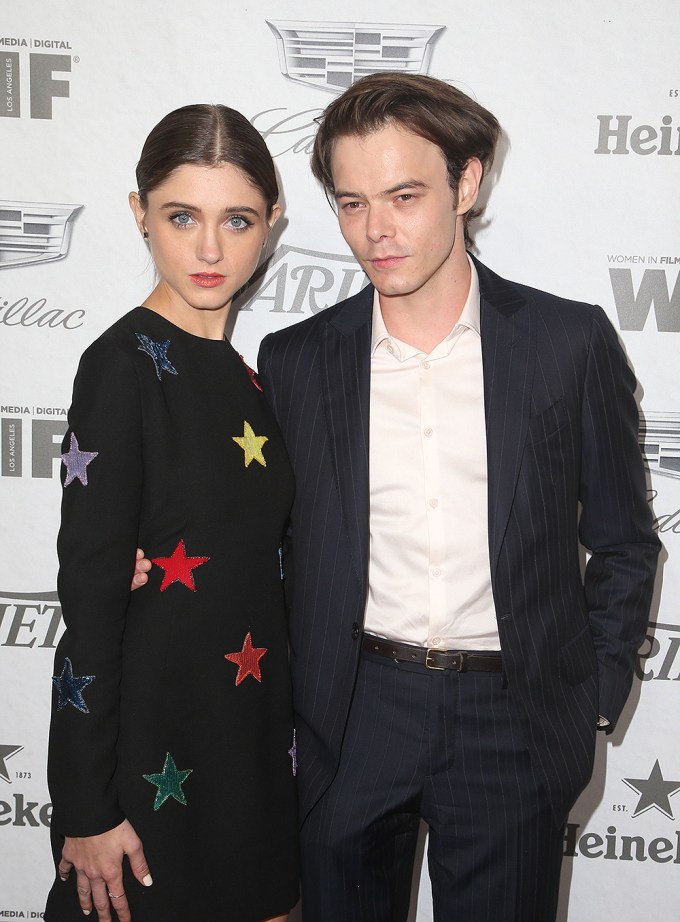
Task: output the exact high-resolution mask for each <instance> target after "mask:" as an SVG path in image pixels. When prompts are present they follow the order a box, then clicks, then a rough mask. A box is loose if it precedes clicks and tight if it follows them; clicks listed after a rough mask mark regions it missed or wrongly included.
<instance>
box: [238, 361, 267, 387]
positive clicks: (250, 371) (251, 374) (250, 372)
mask: <svg viewBox="0 0 680 922" xmlns="http://www.w3.org/2000/svg"><path fill="white" fill-rule="evenodd" d="M238 357H239V358H240V359H241V361H242V362H243V364H244V365H245V367H246V371H247V372H248V376H249V378H250V380H251V381H252V382H253V384H254V385H255V387H256V388H257V389H258V391H261V390H262V385H261V384H260V382H259V381H258V380H257V372H256V371H254V370H253V369H252V368H251V367H250V365H249V364H248V363H247V362H246V360H245V359H244V358H243V356H242V355H241V353H240V352H239V354H238Z"/></svg>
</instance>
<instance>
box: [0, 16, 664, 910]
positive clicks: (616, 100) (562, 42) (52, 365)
mask: <svg viewBox="0 0 680 922" xmlns="http://www.w3.org/2000/svg"><path fill="white" fill-rule="evenodd" d="M331 7H332V5H331V4H328V3H321V2H320V0H316V2H313V0H309V2H304V0H288V2H284V3H282V2H280V0H279V2H273V0H268V2H263V0H251V2H248V3H240V2H229V3H225V2H224V0H194V2H193V3H190V4H186V3H183V2H179V0H164V2H160V0H144V2H143V3H139V2H136V3H133V2H132V0H117V2H115V3H114V2H111V3H92V2H90V0H54V2H52V0H30V2H15V3H10V2H7V0H6V2H4V3H3V4H2V9H1V10H0V350H1V360H0V493H1V504H0V509H1V517H2V518H1V521H2V533H1V537H0V542H1V543H0V707H1V712H0V919H31V918H33V919H37V918H40V916H41V914H42V909H43V907H44V898H45V893H46V890H47V888H48V884H49V881H50V878H51V873H52V871H51V863H50V854H49V847H48V828H47V827H48V826H49V822H50V803H49V793H48V791H47V786H46V782H45V758H46V739H47V726H48V711H49V701H50V694H51V682H50V676H51V674H52V658H53V653H54V647H55V644H56V642H57V639H58V637H59V635H60V632H61V630H62V624H61V617H60V615H61V613H60V607H59V601H58V598H57V596H56V593H55V586H56V554H55V536H56V532H57V527H58V511H59V501H60V487H59V479H58V470H59V460H58V458H59V452H60V448H59V445H60V441H61V437H62V434H63V432H64V431H65V429H66V412H67V409H68V406H69V400H70V393H71V384H72V379H73V375H74V372H75V369H76V364H77V361H78V358H79V356H80V353H81V352H82V351H83V349H84V348H85V347H86V346H87V345H88V344H89V343H90V342H91V341H92V340H93V339H94V338H95V337H96V336H97V335H98V334H99V333H100V332H101V331H102V330H104V329H105V328H106V327H107V326H109V325H110V324H111V323H112V322H113V321H114V320H115V319H116V318H117V317H118V316H119V315H121V314H122V313H123V312H125V311H127V310H128V309H129V308H131V307H132V306H134V305H136V304H138V303H139V302H140V301H141V300H142V299H143V298H144V296H145V295H146V294H147V292H148V291H149V290H150V288H151V285H152V273H151V271H150V267H149V261H148V256H147V252H146V249H145V247H144V245H143V242H142V241H141V239H140V237H139V234H138V233H137V231H136V229H135V226H134V223H133V220H132V216H131V214H130V213H129V211H128V205H127V194H128V192H129V191H130V190H131V189H133V188H134V167H135V164H136V161H137V158H138V156H139V152H140V149H141V145H142V142H143V140H144V138H145V137H146V135H147V133H148V131H149V130H150V128H151V127H152V126H153V125H154V124H155V123H156V122H157V121H158V120H159V119H160V118H161V116H163V115H164V114H165V113H166V112H168V111H170V110H171V109H174V108H176V107H177V106H180V105H184V104H187V103H192V102H223V103H226V104H228V105H230V106H233V107H235V108H237V109H240V110H241V111H242V112H244V113H245V114H246V115H247V116H248V117H249V118H250V119H251V121H252V122H253V124H254V125H255V126H256V127H257V128H258V129H259V130H260V131H261V132H262V134H263V135H264V137H265V138H266V140H267V143H268V144H269V147H270V149H271V151H272V154H273V155H274V157H275V158H276V163H277V166H278V170H279V172H280V176H281V180H282V187H283V190H284V205H285V219H284V220H281V221H280V222H279V224H278V225H277V236H276V240H275V241H274V247H273V252H272V253H271V255H270V258H269V259H268V261H267V263H266V265H265V266H263V267H261V270H260V272H259V275H258V276H257V277H256V278H255V280H254V281H253V283H252V285H251V287H250V288H249V290H248V291H247V292H246V295H245V297H243V298H242V300H241V304H240V307H241V309H240V311H239V312H238V315H237V316H236V321H235V326H234V331H233V340H234V343H235V345H236V346H237V347H238V349H239V351H241V352H243V353H244V355H245V358H246V360H247V361H249V362H250V364H253V363H254V361H255V357H256V354H257V346H258V342H259V340H260V339H261V337H262V336H263V335H264V333H266V332H267V331H268V330H271V329H276V328H279V327H282V326H284V325H287V324H290V323H295V322H296V321H298V320H301V319H302V318H303V317H306V316H309V314H310V313H314V312H316V311H319V310H323V308H324V307H326V306H327V305H329V304H331V303H333V302H335V301H337V300H338V299H340V298H342V297H345V296H347V295H348V294H350V293H353V292H355V291H357V290H358V289H359V288H360V287H361V286H362V285H363V284H364V279H363V276H362V274H361V272H360V271H359V270H358V268H357V266H356V264H355V262H354V261H353V259H352V258H351V255H350V254H349V252H348V250H347V248H346V246H345V244H344V242H343V241H342V239H341V237H340V235H339V233H338V230H337V228H336V222H335V218H334V216H333V214H332V212H331V211H330V209H329V208H328V206H327V204H326V202H325V199H324V196H323V194H322V192H321V191H320V189H319V188H318V187H317V186H316V185H315V183H314V182H313V180H312V178H311V175H310V173H309V150H310V145H311V141H312V138H313V134H314V123H313V119H314V117H315V116H316V115H317V114H318V113H319V112H320V110H321V109H322V108H323V107H324V106H325V105H326V104H327V103H328V102H329V101H330V100H331V99H332V98H333V94H337V93H339V92H341V90H342V89H343V88H344V87H346V86H348V85H349V84H350V83H351V81H353V80H354V79H356V78H357V77H359V76H361V75H362V74H364V73H367V72H370V71H373V70H378V69H408V70H412V71H420V72H425V73H430V74H433V75H435V76H437V77H441V78H444V79H446V80H449V81H451V82H453V83H455V84H456V85H457V86H459V87H461V88H462V89H464V90H465V91H467V92H469V93H470V94H472V95H474V96H475V97H476V98H477V99H478V100H479V101H480V102H481V103H482V104H483V105H485V106H487V107H488V108H490V109H491V110H492V111H493V112H494V113H495V114H496V115H497V116H498V117H499V119H500V121H501V123H502V125H503V127H504V129H505V132H506V140H505V143H504V145H503V148H502V150H501V152H500V154H499V157H498V161H497V164H496V167H495V170H494V175H493V177H492V182H491V183H489V189H488V190H487V193H488V199H489V203H488V207H487V211H486V215H485V219H484V222H483V224H482V226H481V227H479V229H478V230H477V248H478V252H479V255H480V256H481V258H482V259H483V260H484V261H485V262H486V263H487V264H489V265H490V266H491V267H492V268H494V269H496V270H497V271H498V272H500V273H501V274H503V275H506V276H508V277H510V278H513V279H517V280H519V281H523V282H526V283H528V284H530V285H534V286H536V287H540V288H545V289H548V290H553V291H556V292H558V293H560V294H562V295H565V296H568V297H573V298H577V299H583V300H589V301H595V302H598V303H600V304H602V305H603V306H604V308H605V310H606V311H607V313H608V314H609V316H610V318H611V319H612V321H613V323H614V324H615V326H616V328H617V330H618V331H619V332H620V335H621V338H622V340H623V342H624V344H625V347H626V349H627V351H628V354H629V356H630V360H631V362H632V364H633V366H634V368H635V370H636V372H637V375H638V377H639V379H640V381H641V387H640V401H641V408H642V411H643V415H644V422H643V425H642V428H641V442H642V443H643V447H644V452H645V455H646V458H647V462H648V467H649V472H650V478H649V482H650V493H649V496H650V502H652V503H653V507H654V514H655V517H656V521H657V527H658V530H659V533H660V534H661V537H662V539H663V542H664V546H665V550H664V553H663V555H662V561H663V563H662V567H661V573H660V577H659V581H658V592H657V595H656V599H655V604H654V607H653V612H652V625H651V627H650V631H649V636H648V638H647V641H646V643H645V644H644V646H643V648H642V650H641V651H640V659H639V665H638V675H637V682H636V685H635V688H634V692H633V695H632V697H631V700H630V703H629V706H628V708H627V710H626V712H625V714H624V717H623V719H622V720H621V723H620V726H619V727H618V728H617V730H616V732H615V733H614V734H613V735H612V736H611V737H609V738H607V739H606V740H605V738H604V737H603V738H601V739H599V740H598V752H597V763H596V770H595V775H594V778H593V781H592V784H591V785H590V787H589V788H588V790H587V792H586V793H585V794H584V795H583V797H582V798H581V800H580V801H579V803H578V804H577V805H576V807H575V808H574V810H573V813H572V815H571V817H570V821H569V825H568V830H567V835H566V839H565V855H566V859H565V862H564V874H563V880H564V885H563V888H562V897H561V904H560V922H566V920H568V922H585V920H600V919H605V918H617V919H623V920H637V919H641V918H646V919H654V920H655V922H678V920H679V919H680V734H679V733H678V706H679V704H680V613H679V611H678V597H679V595H680V383H679V381H678V368H679V367H680V351H679V348H678V347H679V346H680V336H679V335H678V334H679V333H680V233H679V232H680V219H679V214H680V183H679V176H680V65H679V63H678V62H679V60H680V57H679V49H680V14H679V13H678V8H677V0H651V2H650V3H647V4H644V5H641V4H640V3H638V2H637V0H597V2H592V0H573V2H571V3H557V2H550V0H549V2H547V3H537V2H535V0H509V2H500V0H490V2H488V3H480V4H472V3H469V2H466V3H464V2H462V0H453V2H451V0H446V2H444V0H426V2H424V3H408V2H406V0H374V2H373V3H372V4H371V7H370V16H369V9H368V7H367V5H366V4H365V3H363V2H359V0H345V2H344V3H342V4H341V5H339V6H336V7H333V10H334V11H333V14H332V15H333V17H334V19H335V20H338V21H330V20H329V19H328V18H327V17H328V15H329V11H330V10H331ZM340 20H341V21H340ZM418 881H419V886H418V887H417V889H416V892H415V893H414V911H413V918H414V919H416V918H417V919H418V920H419V922H420V920H423V922H426V920H430V919H431V918H432V913H431V908H430V901H429V887H428V882H427V877H426V874H423V875H422V877H421V876H420V875H419V874H418V875H416V882H417V883H418ZM139 922H143V920H139Z"/></svg>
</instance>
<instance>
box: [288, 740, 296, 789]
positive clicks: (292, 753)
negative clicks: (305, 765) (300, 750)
mask: <svg viewBox="0 0 680 922" xmlns="http://www.w3.org/2000/svg"><path fill="white" fill-rule="evenodd" d="M288 755H289V756H290V758H291V761H292V763H293V765H292V769H293V778H294V777H295V776H296V775H297V740H296V738H295V730H293V745H292V746H291V747H290V749H289V750H288Z"/></svg>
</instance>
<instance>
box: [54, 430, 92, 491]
mask: <svg viewBox="0 0 680 922" xmlns="http://www.w3.org/2000/svg"><path fill="white" fill-rule="evenodd" d="M98 454H99V452H98V451H81V450H80V446H79V445H78V439H77V438H76V436H75V433H74V432H72V433H71V445H70V448H69V450H68V451H67V452H66V454H63V455H62V456H61V460H62V461H63V462H64V464H65V465H66V479H65V480H64V486H65V487H67V486H68V485H69V484H70V483H72V481H74V480H75V479H76V477H77V478H78V480H79V481H80V482H81V483H82V485H83V486H84V487H86V486H87V465H88V464H89V463H90V462H91V461H94V459H95V458H96V457H97V455H98Z"/></svg>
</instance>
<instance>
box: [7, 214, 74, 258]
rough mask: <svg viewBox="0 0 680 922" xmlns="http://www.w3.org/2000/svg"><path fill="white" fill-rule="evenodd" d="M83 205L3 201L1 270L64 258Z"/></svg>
mask: <svg viewBox="0 0 680 922" xmlns="http://www.w3.org/2000/svg"><path fill="white" fill-rule="evenodd" d="M82 207H83V206H82V205H49V204H44V203H41V202H8V201H0V269H7V268H10V267H16V266H29V265H34V264H35V263H46V262H52V261H53V260H55V259H63V258H64V257H65V256H66V255H67V254H68V249H69V244H70V242H71V234H72V232H73V222H74V220H75V217H76V215H77V214H78V212H79V211H80V210H81V208H82Z"/></svg>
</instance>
